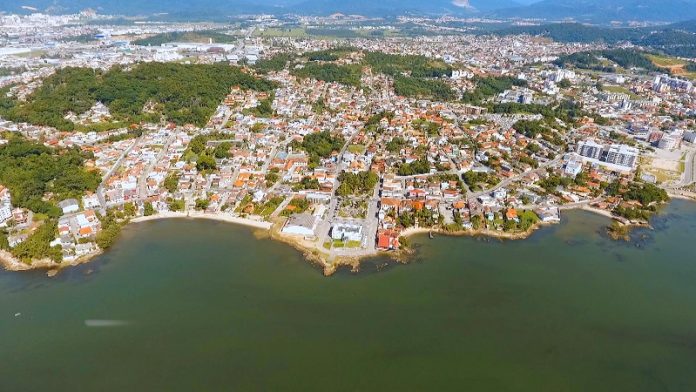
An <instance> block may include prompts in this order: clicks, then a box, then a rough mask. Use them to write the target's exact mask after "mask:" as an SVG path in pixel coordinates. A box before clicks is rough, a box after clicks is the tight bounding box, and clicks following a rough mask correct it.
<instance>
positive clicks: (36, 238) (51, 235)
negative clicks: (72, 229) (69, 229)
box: [11, 219, 63, 263]
mask: <svg viewBox="0 0 696 392" xmlns="http://www.w3.org/2000/svg"><path fill="white" fill-rule="evenodd" d="M57 234H58V224H57V223H56V221H55V220H52V219H50V220H47V221H46V222H44V223H43V224H42V225H41V226H39V227H38V228H37V229H36V230H35V231H34V232H33V233H32V234H31V235H30V236H29V238H27V239H26V240H24V241H23V242H22V243H20V244H19V245H17V246H15V247H14V248H13V249H12V251H11V252H12V255H13V256H14V257H16V258H18V259H20V260H22V261H23V262H26V263H29V262H31V261H32V260H39V259H43V258H49V259H51V260H53V261H55V262H60V261H62V260H63V252H62V249H61V247H60V246H51V244H50V243H51V241H53V240H54V239H55V238H56V235H57Z"/></svg>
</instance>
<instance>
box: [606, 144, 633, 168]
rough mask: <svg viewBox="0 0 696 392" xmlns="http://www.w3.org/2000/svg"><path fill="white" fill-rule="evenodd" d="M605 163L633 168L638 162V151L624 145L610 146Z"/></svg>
mask: <svg viewBox="0 0 696 392" xmlns="http://www.w3.org/2000/svg"><path fill="white" fill-rule="evenodd" d="M607 162H608V163H611V164H614V165H619V166H625V167H631V168H633V167H635V165H636V163H637V162H638V149H637V148H633V147H630V146H627V145H625V144H612V145H611V146H609V150H608V151H607Z"/></svg>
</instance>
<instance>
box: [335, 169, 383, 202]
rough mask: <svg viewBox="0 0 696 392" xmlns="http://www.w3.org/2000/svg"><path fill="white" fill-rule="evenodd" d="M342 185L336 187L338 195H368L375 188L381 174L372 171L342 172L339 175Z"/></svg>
mask: <svg viewBox="0 0 696 392" xmlns="http://www.w3.org/2000/svg"><path fill="white" fill-rule="evenodd" d="M338 181H340V183H341V185H340V186H339V187H338V189H336V195H337V196H342V197H345V196H351V195H367V194H370V193H371V192H372V191H373V190H374V189H375V185H377V182H378V181H379V176H378V175H377V174H376V173H374V172H371V171H365V172H360V173H357V174H353V173H347V172H345V173H341V175H339V176H338Z"/></svg>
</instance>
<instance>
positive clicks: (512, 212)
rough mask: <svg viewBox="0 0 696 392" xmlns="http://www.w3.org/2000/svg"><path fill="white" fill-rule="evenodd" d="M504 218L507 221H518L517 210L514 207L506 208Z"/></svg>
mask: <svg viewBox="0 0 696 392" xmlns="http://www.w3.org/2000/svg"><path fill="white" fill-rule="evenodd" d="M505 219H506V220H509V221H515V222H519V221H520V218H519V217H518V216H517V210H516V209H514V208H508V210H507V211H505Z"/></svg>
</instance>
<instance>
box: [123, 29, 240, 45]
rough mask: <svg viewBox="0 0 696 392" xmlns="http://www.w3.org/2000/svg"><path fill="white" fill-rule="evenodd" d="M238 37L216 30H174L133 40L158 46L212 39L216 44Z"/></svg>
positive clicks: (233, 40) (230, 41)
mask: <svg viewBox="0 0 696 392" xmlns="http://www.w3.org/2000/svg"><path fill="white" fill-rule="evenodd" d="M237 39H238V37H234V36H232V35H229V34H224V33H220V32H217V31H210V30H207V31H175V32H172V33H162V34H157V35H153V36H152V37H148V38H143V39H139V40H136V41H133V44H134V45H141V46H160V45H162V44H166V43H169V42H201V43H207V42H209V41H211V40H212V42H213V43H216V44H227V43H232V42H236V41H237Z"/></svg>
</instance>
